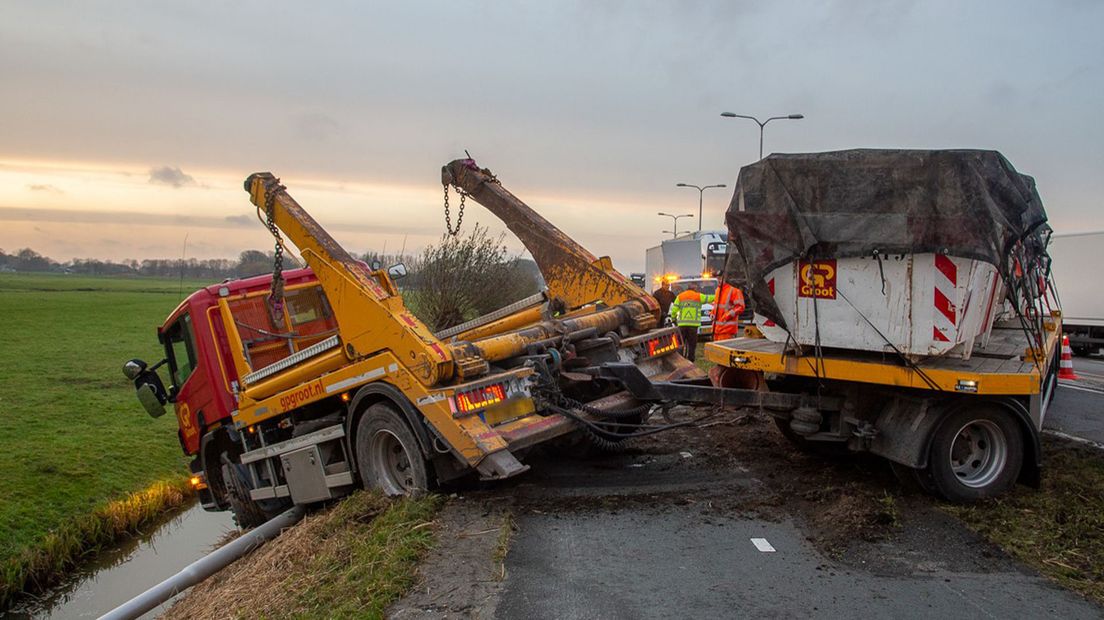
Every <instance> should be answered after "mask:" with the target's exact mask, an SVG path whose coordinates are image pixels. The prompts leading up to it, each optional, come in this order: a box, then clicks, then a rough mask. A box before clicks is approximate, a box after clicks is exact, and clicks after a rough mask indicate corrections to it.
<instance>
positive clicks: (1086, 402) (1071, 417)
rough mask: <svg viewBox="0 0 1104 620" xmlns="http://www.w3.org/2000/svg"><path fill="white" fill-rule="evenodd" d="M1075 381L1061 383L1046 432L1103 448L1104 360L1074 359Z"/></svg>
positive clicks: (1052, 405)
mask: <svg viewBox="0 0 1104 620" xmlns="http://www.w3.org/2000/svg"><path fill="white" fill-rule="evenodd" d="M1073 370H1074V372H1075V373H1076V374H1077V375H1078V379H1077V380H1076V381H1070V380H1060V381H1059V382H1058V391H1057V393H1055V395H1054V401H1053V402H1052V403H1051V406H1050V409H1049V410H1048V411H1047V415H1046V418H1045V419H1044V420H1043V428H1044V429H1048V430H1053V431H1058V432H1060V433H1063V434H1066V435H1071V436H1074V437H1078V438H1081V439H1087V440H1089V441H1092V442H1095V443H1097V444H1101V445H1104V359H1102V358H1099V357H1091V358H1090V357H1075V358H1074V359H1073Z"/></svg>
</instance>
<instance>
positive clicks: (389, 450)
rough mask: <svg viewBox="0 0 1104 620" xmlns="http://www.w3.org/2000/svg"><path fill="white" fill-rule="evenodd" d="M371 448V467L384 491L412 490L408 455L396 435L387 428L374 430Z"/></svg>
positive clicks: (403, 493) (412, 482)
mask: <svg viewBox="0 0 1104 620" xmlns="http://www.w3.org/2000/svg"><path fill="white" fill-rule="evenodd" d="M371 450H372V457H371V461H372V469H373V471H374V473H375V474H376V476H377V479H378V481H379V484H380V486H381V487H382V488H383V491H384V493H387V494H388V495H406V494H408V493H410V492H411V491H413V490H414V475H413V471H412V469H411V465H410V455H409V454H407V452H406V448H405V447H404V446H403V444H402V441H400V440H399V438H398V436H396V435H395V434H394V433H392V432H391V431H388V430H378V431H376V433H375V435H373V436H372V443H371Z"/></svg>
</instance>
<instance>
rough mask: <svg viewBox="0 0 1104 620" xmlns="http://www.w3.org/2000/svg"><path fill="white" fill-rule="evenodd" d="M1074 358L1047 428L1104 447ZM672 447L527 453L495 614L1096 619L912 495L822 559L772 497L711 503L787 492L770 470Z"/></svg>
mask: <svg viewBox="0 0 1104 620" xmlns="http://www.w3.org/2000/svg"><path fill="white" fill-rule="evenodd" d="M1075 369H1076V371H1077V372H1078V373H1080V374H1081V375H1082V378H1081V380H1079V381H1076V382H1067V381H1063V382H1062V385H1061V386H1060V387H1059V389H1058V392H1057V394H1056V396H1055V399H1054V401H1053V403H1052V405H1051V408H1050V411H1049V412H1048V415H1047V418H1046V420H1045V422H1044V426H1045V427H1046V428H1048V429H1051V430H1053V431H1057V432H1060V433H1065V434H1069V435H1074V436H1077V437H1081V438H1084V439H1087V440H1090V441H1094V442H1097V443H1100V444H1104V360H1098V359H1086V358H1077V360H1076V361H1075ZM671 450H672V452H671V453H670V454H669V455H667V456H666V457H660V458H657V457H655V456H648V457H642V456H640V455H637V456H624V457H620V458H621V460H614V461H612V462H611V461H608V460H607V461H603V462H601V464H599V465H595V464H593V463H588V462H586V461H578V462H576V461H569V462H567V463H564V462H549V463H536V464H534V469H533V472H531V473H530V477H529V478H528V479H527V480H526V481H525V483H523V484H521V485H519V486H518V487H517V488H515V489H513V490H511V491H510V493H511V494H512V495H513V500H514V501H515V502H517V504H516V506H517V513H516V514H517V517H516V519H517V525H518V533H517V536H516V538H515V540H514V543H513V545H512V546H511V550H510V553H509V555H508V557H507V561H506V574H507V578H506V579H505V581H504V583H503V584H502V586H501V591H500V594H499V600H498V603H497V606H496V610H495V617H497V618H503V619H507V618H670V617H696V618H728V617H769V618H806V617H813V618H839V617H874V618H917V617H946V618H1038V617H1062V618H1100V617H1102V616H1104V609H1102V608H1101V607H1100V606H1098V605H1096V604H1094V603H1091V602H1088V601H1086V600H1085V599H1083V598H1081V597H1080V596H1078V595H1076V594H1074V593H1071V592H1068V591H1066V590H1063V589H1061V588H1059V587H1057V586H1055V585H1053V584H1052V583H1050V582H1048V581H1047V580H1046V579H1044V578H1042V577H1040V576H1039V575H1038V574H1036V573H1034V572H1032V571H1031V570H1029V569H1027V568H1025V567H1024V566H1022V565H1021V564H1019V563H1018V562H1016V561H1015V560H1013V559H1011V558H1009V557H1008V556H1006V555H1005V554H1004V553H1003V552H1002V551H1001V550H999V549H998V548H996V547H994V546H992V545H990V544H989V543H987V542H985V541H984V540H982V539H980V538H979V537H977V536H976V535H974V534H972V533H971V532H969V531H968V530H966V528H965V527H963V526H962V525H961V524H960V523H959V522H957V521H955V520H954V519H952V518H950V517H947V516H946V515H944V514H943V513H941V512H938V511H936V510H934V509H932V508H930V505H928V504H924V503H923V502H914V505H909V506H904V507H903V508H902V509H901V513H902V514H901V524H900V528H899V529H898V533H897V534H896V535H894V536H892V537H890V538H889V539H887V540H882V541H879V542H869V543H868V542H858V543H857V544H855V545H853V546H852V547H851V550H850V551H848V552H847V553H844V554H842V555H832V556H831V557H829V556H828V555H826V554H825V553H824V552H823V551H821V550H820V549H818V548H817V547H816V546H814V545H813V544H812V543H811V542H810V540H813V536H811V533H810V532H809V531H808V530H807V529H806V527H807V526H805V525H803V524H802V520H801V519H799V518H793V517H792V516H790V515H788V514H787V513H786V511H785V509H784V508H785V505H786V504H785V502H783V504H782V507H781V508H780V509H779V510H778V515H777V516H774V517H768V518H762V517H761V516H760V515H758V514H754V516H753V513H754V512H755V511H750V513H745V514H741V511H739V510H735V511H734V510H729V509H723V510H718V509H716V508H715V507H714V505H713V500H714V499H719V498H720V497H721V496H725V497H728V498H731V497H737V498H739V497H747V498H749V499H751V498H754V497H755V496H756V495H757V494H763V493H766V492H768V490H773V491H774V492H779V487H781V488H782V489H783V491H782V493H785V490H784V489H785V488H786V487H785V483H784V482H783V481H782V480H780V479H775V478H774V476H773V475H769V476H767V477H766V479H764V477H763V476H759V477H757V476H756V475H753V474H751V473H749V471H747V470H743V471H740V469H742V468H738V469H737V471H732V470H729V471H726V472H724V473H723V474H720V473H718V472H716V471H711V470H710V469H709V468H708V467H701V468H696V467H694V465H693V464H692V463H693V462H694V459H695V458H696V457H695V456H694V455H690V453H685V454H683V455H680V454H679V452H678V450H679V449H678V448H677V447H672V448H671ZM687 455H689V456H687ZM664 458H666V459H667V461H665V460H664ZM670 459H676V460H678V459H682V460H683V462H682V463H681V465H682V467H681V468H677V469H674V470H672V469H671V463H670ZM672 496H674V498H675V499H674V500H673V501H672ZM653 498H655V500H654V501H653ZM546 504H547V505H546ZM756 539H761V540H758V541H757V540H756ZM757 542H758V544H757Z"/></svg>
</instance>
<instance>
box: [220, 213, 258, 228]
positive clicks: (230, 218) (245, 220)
mask: <svg viewBox="0 0 1104 620" xmlns="http://www.w3.org/2000/svg"><path fill="white" fill-rule="evenodd" d="M225 219H226V223H227V224H230V225H232V226H253V225H254V223H255V222H256V221H257V218H256V217H254V216H252V215H227V216H226V218H225Z"/></svg>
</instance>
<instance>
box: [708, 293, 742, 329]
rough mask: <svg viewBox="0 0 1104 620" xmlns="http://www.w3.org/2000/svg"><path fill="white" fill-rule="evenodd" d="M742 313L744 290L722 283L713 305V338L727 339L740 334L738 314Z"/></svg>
mask: <svg viewBox="0 0 1104 620" xmlns="http://www.w3.org/2000/svg"><path fill="white" fill-rule="evenodd" d="M743 313H744V292H743V291H741V290H740V289H738V288H736V287H735V286H732V285H731V284H722V285H721V290H720V291H718V292H717V303H716V304H715V305H714V306H713V340H728V339H730V338H735V337H736V336H738V335H739V334H740V315H741V314H743Z"/></svg>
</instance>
